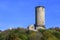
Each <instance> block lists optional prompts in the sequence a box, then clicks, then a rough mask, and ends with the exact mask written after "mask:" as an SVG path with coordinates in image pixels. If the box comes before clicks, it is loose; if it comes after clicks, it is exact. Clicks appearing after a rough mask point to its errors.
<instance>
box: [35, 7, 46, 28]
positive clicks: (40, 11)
mask: <svg viewBox="0 0 60 40" xmlns="http://www.w3.org/2000/svg"><path fill="white" fill-rule="evenodd" d="M44 25H45V7H44V6H37V7H36V8H35V27H36V29H40V28H41V29H44V28H45V27H44Z"/></svg>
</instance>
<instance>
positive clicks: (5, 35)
mask: <svg viewBox="0 0 60 40" xmlns="http://www.w3.org/2000/svg"><path fill="white" fill-rule="evenodd" d="M0 40H60V29H58V28H50V29H46V30H42V29H39V30H38V31H29V30H27V29H24V28H16V29H11V30H10V29H8V30H5V31H1V30H0Z"/></svg>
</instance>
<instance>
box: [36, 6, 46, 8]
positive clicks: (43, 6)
mask: <svg viewBox="0 0 60 40" xmlns="http://www.w3.org/2000/svg"><path fill="white" fill-rule="evenodd" d="M40 7H42V8H45V7H44V6H36V8H40Z"/></svg>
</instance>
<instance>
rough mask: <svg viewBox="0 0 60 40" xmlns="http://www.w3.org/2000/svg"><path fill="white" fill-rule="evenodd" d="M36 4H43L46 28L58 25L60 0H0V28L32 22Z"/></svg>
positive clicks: (20, 25) (25, 26)
mask: <svg viewBox="0 0 60 40" xmlns="http://www.w3.org/2000/svg"><path fill="white" fill-rule="evenodd" d="M36 6H45V14H46V17H45V18H46V19H45V21H46V22H45V23H46V28H50V27H54V26H60V0H0V30H5V29H8V28H10V27H12V28H17V27H22V28H27V26H28V25H31V24H34V23H35V7H36Z"/></svg>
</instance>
